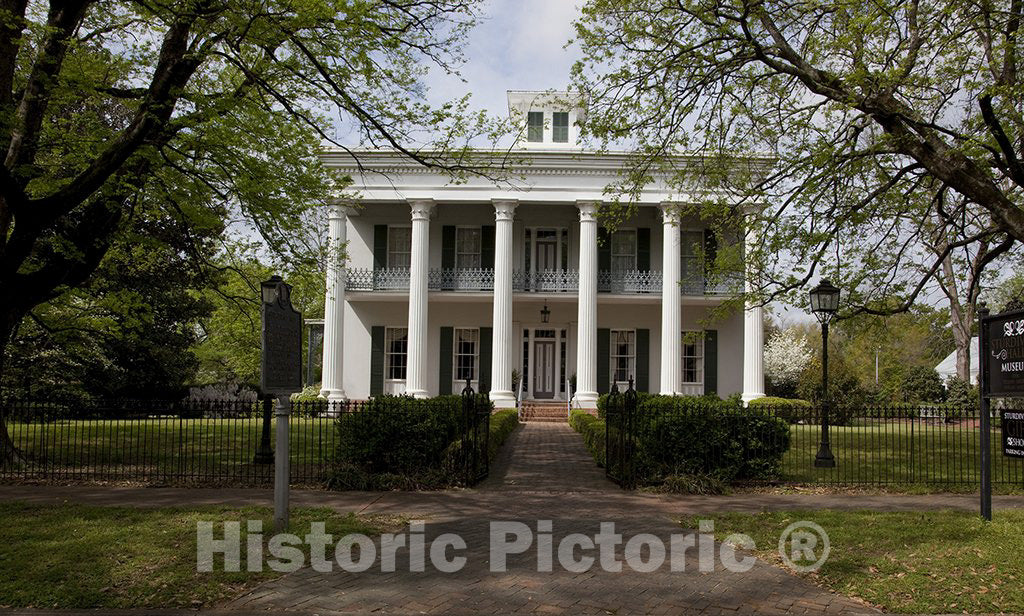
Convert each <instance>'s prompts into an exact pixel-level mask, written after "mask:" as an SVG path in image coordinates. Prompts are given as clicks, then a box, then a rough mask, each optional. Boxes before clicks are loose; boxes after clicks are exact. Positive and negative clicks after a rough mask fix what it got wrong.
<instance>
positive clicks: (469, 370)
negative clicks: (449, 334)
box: [455, 328, 480, 382]
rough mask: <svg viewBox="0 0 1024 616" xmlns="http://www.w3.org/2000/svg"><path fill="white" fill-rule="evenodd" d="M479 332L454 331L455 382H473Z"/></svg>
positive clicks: (476, 376)
mask: <svg viewBox="0 0 1024 616" xmlns="http://www.w3.org/2000/svg"><path fill="white" fill-rule="evenodd" d="M479 341H480V330H479V329H466V328H457V329H456V330H455V380H456V381H460V382H463V381H466V380H470V381H475V380H477V378H478V375H477V365H478V363H477V358H478V357H479V352H480V344H479Z"/></svg>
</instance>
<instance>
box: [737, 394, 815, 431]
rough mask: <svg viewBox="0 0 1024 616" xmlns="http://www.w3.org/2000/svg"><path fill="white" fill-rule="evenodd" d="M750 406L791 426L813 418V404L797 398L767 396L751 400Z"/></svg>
mask: <svg viewBox="0 0 1024 616" xmlns="http://www.w3.org/2000/svg"><path fill="white" fill-rule="evenodd" d="M748 406H749V407H750V408H754V409H758V410H764V411H765V412H768V413H771V414H772V415H775V416H776V417H781V418H782V419H785V420H786V421H788V422H789V423H791V424H793V423H797V422H800V421H802V420H806V419H808V418H809V417H810V416H811V403H810V402H808V401H807V400H800V399H797V398H776V397H773V396H765V397H763V398H756V399H754V400H751V401H750V402H749V403H748Z"/></svg>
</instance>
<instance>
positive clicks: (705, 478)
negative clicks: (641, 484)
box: [656, 474, 728, 494]
mask: <svg viewBox="0 0 1024 616" xmlns="http://www.w3.org/2000/svg"><path fill="white" fill-rule="evenodd" d="M656 491H657V492H663V493H666V494H725V493H726V492H728V489H727V488H726V486H725V484H724V483H722V482H721V481H719V480H718V479H716V478H715V477H712V476H711V475H700V474H698V475H669V476H668V477H666V478H665V481H664V483H662V484H661V485H660V486H658V488H657V490H656Z"/></svg>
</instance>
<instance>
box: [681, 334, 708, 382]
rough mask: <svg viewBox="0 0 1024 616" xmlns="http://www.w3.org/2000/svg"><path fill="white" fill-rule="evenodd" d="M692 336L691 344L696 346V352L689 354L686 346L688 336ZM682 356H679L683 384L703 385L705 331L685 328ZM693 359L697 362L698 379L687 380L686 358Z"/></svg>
mask: <svg viewBox="0 0 1024 616" xmlns="http://www.w3.org/2000/svg"><path fill="white" fill-rule="evenodd" d="M688 337H692V338H693V340H694V341H693V343H692V344H691V346H692V347H693V348H694V354H692V355H687V353H686V347H687V344H690V343H688V342H687V340H686V339H687V338H688ZM680 353H681V356H680V358H679V371H680V374H679V380H680V382H681V383H682V384H683V385H703V384H704V332H701V331H695V330H683V332H682V345H681V349H680ZM687 359H693V360H694V361H695V363H696V367H695V369H694V371H695V372H696V374H697V380H695V381H687V380H686V360H687Z"/></svg>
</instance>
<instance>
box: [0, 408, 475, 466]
mask: <svg viewBox="0 0 1024 616" xmlns="http://www.w3.org/2000/svg"><path fill="white" fill-rule="evenodd" d="M470 393H472V392H470ZM478 399H479V400H478ZM272 402H273V401H237V400H229V401H225V400H217V401H213V400H188V399H186V400H180V401H173V402H169V401H142V400H115V401H102V402H91V403H80V402H57V401H52V400H49V401H26V400H14V401H9V402H7V403H6V404H5V405H4V416H5V418H6V422H5V423H6V427H7V430H8V434H9V435H10V437H11V440H12V442H13V444H14V447H15V449H16V451H17V458H16V459H9V458H6V457H5V458H4V459H0V479H4V480H8V481H10V480H16V481H17V480H22V481H46V482H54V481H57V482H61V481H72V482H76V481H81V482H108V481H109V482H129V483H133V482H138V483H144V484H152V485H162V484H175V485H214V486H216V485H232V486H261V485H269V484H272V483H273V480H274V465H273V458H272V457H267V456H266V455H263V454H266V453H270V454H271V455H272V454H273V452H272V450H271V449H270V447H271V446H272V444H273V440H274V437H273V426H272V425H271V424H270V423H266V422H267V421H268V420H269V421H273V419H272V415H271V414H270V412H269V411H270V410H271V408H270V405H271V404H272ZM417 402H420V403H422V402H423V401H413V400H411V399H408V400H407V399H405V398H401V397H388V398H386V399H381V398H378V399H375V400H370V401H346V402H328V401H326V400H304V401H294V402H292V403H291V417H290V422H289V423H290V430H289V433H290V442H289V458H290V467H291V482H292V483H293V484H295V485H323V484H325V483H326V482H327V481H328V479H329V478H330V476H331V473H332V470H333V464H334V460H335V458H336V453H337V448H338V446H339V444H340V437H339V429H338V428H339V422H343V421H348V420H352V421H353V422H355V423H351V422H350V423H349V424H348V426H352V425H364V424H365V425H368V426H391V427H392V428H394V429H399V430H400V429H402V426H404V425H405V422H407V421H409V420H410V419H413V420H415V421H417V422H420V423H421V424H422V423H423V422H424V421H429V420H431V419H432V418H431V417H430V415H431V414H430V413H429V412H426V411H424V410H423V408H422V405H421V407H417V408H419V409H420V410H419V411H415V410H414V409H413V408H412V406H413V405H414V404H415V403H417ZM442 403H443V404H449V405H450V406H451V409H452V412H453V413H455V415H456V416H458V417H460V419H456V420H455V422H454V423H453V424H452V426H453V429H454V430H455V431H456V432H455V433H453V434H449V435H447V436H446V437H444V438H449V439H459V440H461V441H462V448H463V449H464V454H463V455H462V456H460V460H461V461H460V462H459V463H460V464H465V465H466V466H465V468H464V469H463V470H461V471H459V473H460V475H461V476H464V477H465V480H466V482H467V483H472V482H475V481H478V480H480V479H482V478H483V477H485V476H486V475H487V471H488V459H487V456H486V451H487V446H488V437H489V422H488V421H487V419H488V418H489V417H490V411H491V407H490V402H489V400H486V396H471V398H470V399H463V400H462V401H461V402H460V401H459V399H458V398H457V397H456V398H455V400H454V402H452V401H447V402H444V401H440V400H439V401H438V404H439V405H442ZM428 406H429V405H428ZM439 408H440V407H439ZM428 410H429V409H428ZM425 425H430V426H433V425H440V423H439V422H432V423H429V424H425ZM396 426H397V427H396ZM265 427H266V428H269V429H265ZM393 444H394V443H383V444H382V446H383V447H385V448H392V445H393ZM443 444H444V443H442V445H443ZM480 451H483V452H484V454H483V455H481V454H480Z"/></svg>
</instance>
